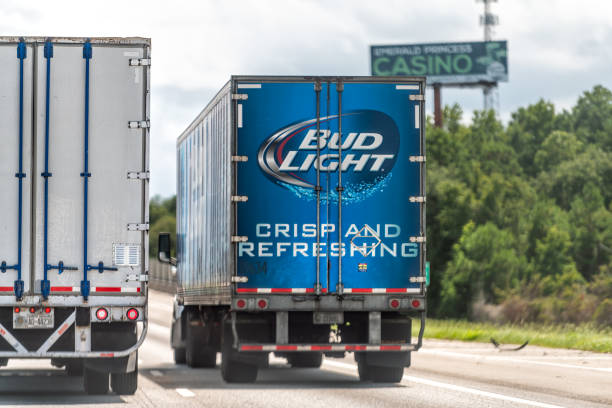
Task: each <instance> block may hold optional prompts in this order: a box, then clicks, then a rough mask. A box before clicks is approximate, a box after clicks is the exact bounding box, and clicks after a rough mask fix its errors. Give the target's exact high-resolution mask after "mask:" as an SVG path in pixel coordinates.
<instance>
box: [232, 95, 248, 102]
mask: <svg viewBox="0 0 612 408" xmlns="http://www.w3.org/2000/svg"><path fill="white" fill-rule="evenodd" d="M232 99H233V100H235V101H246V100H247V99H249V95H248V94H232Z"/></svg>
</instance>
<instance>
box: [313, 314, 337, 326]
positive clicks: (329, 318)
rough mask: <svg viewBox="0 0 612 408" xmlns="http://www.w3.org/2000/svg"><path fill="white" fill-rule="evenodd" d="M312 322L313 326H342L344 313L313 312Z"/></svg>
mask: <svg viewBox="0 0 612 408" xmlns="http://www.w3.org/2000/svg"><path fill="white" fill-rule="evenodd" d="M312 322H313V323H314V324H342V323H344V312H314V313H313V315H312Z"/></svg>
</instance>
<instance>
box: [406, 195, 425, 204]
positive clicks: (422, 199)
mask: <svg viewBox="0 0 612 408" xmlns="http://www.w3.org/2000/svg"><path fill="white" fill-rule="evenodd" d="M408 200H410V202H411V203H424V202H425V200H426V199H425V197H421V196H417V197H410V198H409V199H408Z"/></svg>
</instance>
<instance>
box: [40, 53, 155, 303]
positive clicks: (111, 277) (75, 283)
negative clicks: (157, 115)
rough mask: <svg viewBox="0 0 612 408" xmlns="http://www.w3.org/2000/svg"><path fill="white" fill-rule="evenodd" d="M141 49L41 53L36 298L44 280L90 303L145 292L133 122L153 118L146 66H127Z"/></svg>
mask: <svg viewBox="0 0 612 408" xmlns="http://www.w3.org/2000/svg"><path fill="white" fill-rule="evenodd" d="M144 51H145V49H144V48H143V47H142V46H117V45H108V46H106V45H100V44H93V45H92V46H91V54H87V52H88V51H84V46H83V44H54V45H53V55H52V57H51V58H50V57H49V55H50V53H49V52H47V53H45V46H44V44H40V45H39V46H38V50H37V60H36V64H37V77H36V81H37V91H36V112H37V116H36V167H37V172H36V173H37V174H36V176H37V181H36V204H35V206H36V211H35V217H36V241H35V248H36V257H35V265H36V268H35V271H36V273H35V282H36V286H37V292H39V291H40V289H38V287H40V286H41V282H44V281H45V280H46V281H48V282H49V283H48V287H49V291H50V293H51V294H61V293H63V292H80V294H81V295H85V294H86V293H87V292H88V289H87V286H89V291H90V293H91V295H96V294H109V293H113V292H132V293H135V292H139V291H140V285H141V283H140V282H139V281H135V280H133V279H134V278H135V277H138V276H140V275H141V274H142V273H144V265H143V264H144V262H145V257H146V254H145V253H144V248H145V245H144V242H145V240H146V239H148V232H147V231H146V229H147V228H146V225H145V224H144V223H145V222H146V219H147V218H148V217H147V216H146V214H147V212H146V208H145V205H144V203H145V202H146V197H145V195H146V194H147V189H146V188H145V185H146V183H145V182H144V181H143V180H142V178H143V177H145V173H144V172H145V169H146V168H147V163H146V160H145V157H146V149H147V146H146V145H145V143H146V142H145V141H146V138H145V137H144V133H143V132H144V131H143V129H141V128H130V127H129V126H128V124H129V122H133V121H143V120H145V119H146V112H145V97H144V95H145V87H146V77H145V75H146V71H145V68H146V67H142V66H130V63H129V61H130V59H134V58H143V57H145V55H143V53H144ZM88 55H90V57H86V56H88ZM49 63H50V72H49V75H47V65H48V64H49ZM87 63H89V74H87ZM87 83H88V84H89V91H88V92H86V84H87ZM47 84H48V87H49V99H48V102H47V98H46V96H47ZM47 105H48V110H49V115H48V118H47V115H46V111H47ZM87 105H88V109H86V106H87ZM47 119H48V133H47V130H46V128H47ZM86 121H88V126H86ZM86 128H87V129H88V134H87V135H86ZM86 140H87V144H88V148H87V150H86V148H85V146H86ZM46 157H48V163H47V164H46V163H45V158H46ZM86 159H87V166H86ZM86 167H87V171H86ZM46 168H47V169H48V171H47V172H45V169H46ZM45 174H46V175H47V177H45ZM45 178H46V179H47V186H45ZM86 179H87V180H86ZM85 189H87V194H85ZM45 193H46V194H45ZM45 195H46V196H47V198H45ZM45 200H47V203H46V204H45ZM45 206H46V210H45ZM45 220H47V225H46V230H47V232H46V234H45ZM45 235H46V236H45ZM85 242H86V243H85ZM45 251H46V257H47V261H46V265H47V268H45ZM45 273H46V279H45ZM87 281H89V284H86V283H85V284H83V282H87ZM43 286H44V285H43Z"/></svg>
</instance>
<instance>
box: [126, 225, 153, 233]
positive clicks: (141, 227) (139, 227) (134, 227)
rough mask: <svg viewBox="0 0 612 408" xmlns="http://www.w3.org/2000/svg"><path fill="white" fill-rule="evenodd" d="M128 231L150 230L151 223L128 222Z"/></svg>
mask: <svg viewBox="0 0 612 408" xmlns="http://www.w3.org/2000/svg"><path fill="white" fill-rule="evenodd" d="M127 229H128V231H148V230H149V224H128V225H127Z"/></svg>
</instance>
